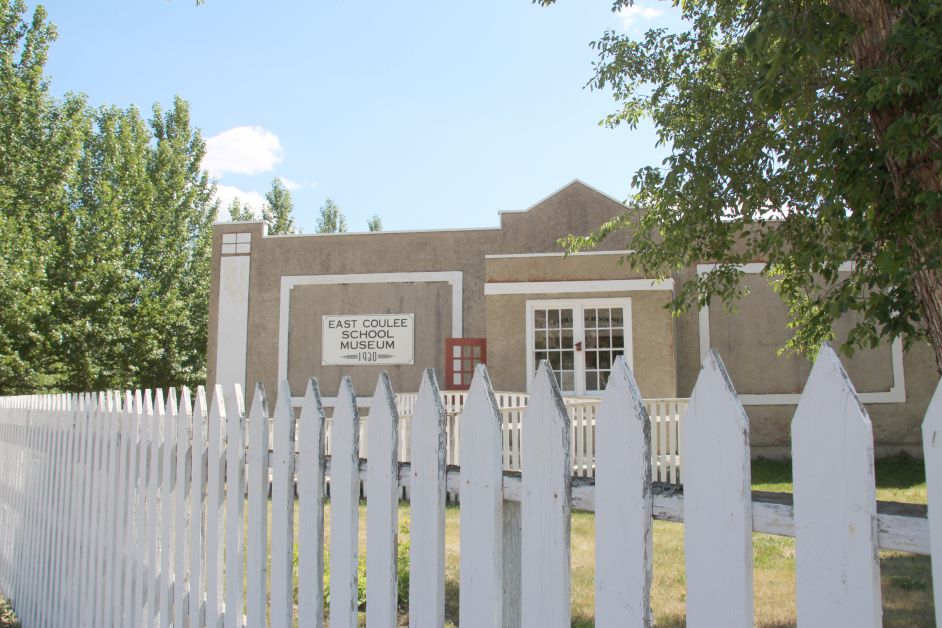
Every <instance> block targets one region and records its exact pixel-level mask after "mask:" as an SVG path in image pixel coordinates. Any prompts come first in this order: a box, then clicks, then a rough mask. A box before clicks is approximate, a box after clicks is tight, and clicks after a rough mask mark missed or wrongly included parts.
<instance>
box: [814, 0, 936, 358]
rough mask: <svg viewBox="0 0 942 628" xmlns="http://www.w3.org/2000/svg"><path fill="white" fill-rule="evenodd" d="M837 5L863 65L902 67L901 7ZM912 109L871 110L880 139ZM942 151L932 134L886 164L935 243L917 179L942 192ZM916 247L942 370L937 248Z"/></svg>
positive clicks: (854, 0) (842, 1)
mask: <svg viewBox="0 0 942 628" xmlns="http://www.w3.org/2000/svg"><path fill="white" fill-rule="evenodd" d="M832 2H833V5H834V6H835V7H836V8H837V9H838V10H839V11H841V12H842V13H844V14H845V15H848V16H849V17H850V18H852V19H853V20H854V21H855V22H856V23H857V24H859V25H860V27H861V31H860V33H859V34H858V35H857V37H856V39H855V40H854V41H853V42H852V44H851V53H852V55H853V58H854V63H855V65H856V66H857V67H859V68H872V67H878V66H893V65H896V66H899V67H901V66H902V62H901V61H900V59H899V58H897V57H896V55H894V54H893V53H892V52H891V51H888V50H887V46H886V44H887V38H888V37H889V35H890V32H891V31H892V29H893V25H894V24H895V23H896V22H897V20H899V18H900V17H901V15H902V11H903V10H902V9H901V8H900V7H893V6H890V4H889V3H888V2H887V1H886V0H832ZM911 107H912V108H913V110H912V111H908V110H907V109H904V108H903V107H902V106H896V107H886V108H883V109H878V110H873V111H871V112H870V121H871V123H872V124H873V130H874V135H875V138H876V140H877V143H878V144H881V145H882V144H883V138H884V136H885V135H886V132H887V129H889V127H890V125H891V124H893V123H894V122H895V121H896V120H898V119H899V118H900V117H901V116H903V115H906V114H908V113H916V112H918V110H919V109H920V104H919V103H911ZM940 150H942V143H940V141H939V140H938V138H929V146H928V148H927V149H926V150H925V151H923V152H922V153H919V154H914V155H911V156H910V157H909V158H908V159H906V160H905V161H900V160H895V159H893V158H892V157H891V156H889V155H887V157H886V166H887V169H888V171H889V173H890V176H891V178H892V181H893V189H894V193H895V196H896V201H897V208H896V209H897V211H901V210H903V211H910V212H911V213H910V215H911V216H912V220H914V221H918V223H919V224H920V225H925V227H926V229H928V230H930V231H934V232H935V233H936V234H939V235H940V237H939V238H933V237H930V238H928V241H929V242H930V244H929V245H928V246H929V247H937V246H938V242H939V241H942V234H940V231H942V215H940V212H939V211H935V212H933V213H932V214H931V215H921V216H920V215H919V214H918V212H916V211H914V210H916V206H915V203H914V199H913V194H912V188H911V187H910V185H911V184H915V188H916V190H917V193H918V192H940V191H942V176H940V169H942V166H940V164H939V162H938V161H937V160H935V159H934V158H933V153H936V154H938V152H939V151H940ZM908 245H909V246H910V248H911V249H912V253H911V256H910V260H911V262H912V267H913V268H914V269H920V270H914V272H913V286H914V291H915V293H916V297H917V299H918V300H919V304H920V309H921V310H922V315H923V320H922V324H923V331H924V332H925V334H926V338H927V339H928V340H929V343H930V344H931V345H932V348H933V351H934V352H935V361H936V369H937V370H938V371H939V373H942V271H940V270H939V269H938V268H929V269H924V260H927V259H932V254H931V253H932V251H925V250H921V247H920V245H919V244H917V243H913V242H910V243H908Z"/></svg>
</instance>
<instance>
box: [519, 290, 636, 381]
mask: <svg viewBox="0 0 942 628" xmlns="http://www.w3.org/2000/svg"><path fill="white" fill-rule="evenodd" d="M619 355H624V356H625V358H626V359H627V360H628V364H629V365H632V352H631V299H629V298H618V299H558V300H552V301H542V300H541V301H527V372H528V374H529V377H528V378H527V387H528V388H529V386H530V381H531V380H532V379H533V374H534V373H535V372H536V369H537V367H538V366H539V364H540V362H541V361H542V360H546V361H548V362H549V364H550V366H551V367H552V368H553V372H554V373H555V374H556V381H557V382H558V383H559V388H560V390H562V392H563V394H570V395H598V394H601V392H602V391H603V390H605V385H606V384H607V383H608V375H609V373H610V372H611V370H612V363H613V362H614V361H615V358H616V357H617V356H619Z"/></svg>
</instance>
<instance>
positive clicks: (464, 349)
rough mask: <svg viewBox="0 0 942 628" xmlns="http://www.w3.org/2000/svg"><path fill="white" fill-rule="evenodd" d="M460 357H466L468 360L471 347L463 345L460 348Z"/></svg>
mask: <svg viewBox="0 0 942 628" xmlns="http://www.w3.org/2000/svg"><path fill="white" fill-rule="evenodd" d="M461 355H462V356H464V357H466V358H470V357H471V347H469V346H468V345H465V346H463V347H461Z"/></svg>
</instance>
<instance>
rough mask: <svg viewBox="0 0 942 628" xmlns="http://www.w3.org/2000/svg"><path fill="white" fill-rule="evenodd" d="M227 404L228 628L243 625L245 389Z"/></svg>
mask: <svg viewBox="0 0 942 628" xmlns="http://www.w3.org/2000/svg"><path fill="white" fill-rule="evenodd" d="M224 402H225V404H226V423H225V429H226V437H227V438H226V440H227V443H226V494H227V497H226V616H225V621H226V628H241V626H242V574H243V569H244V567H243V564H242V560H243V556H244V552H243V549H242V543H243V537H244V534H243V531H242V530H243V526H244V525H245V523H244V511H245V432H244V430H245V421H244V419H243V416H244V415H245V405H244V402H243V399H242V387H241V386H240V385H239V384H233V390H232V392H231V393H230V394H229V395H226V396H225V397H224Z"/></svg>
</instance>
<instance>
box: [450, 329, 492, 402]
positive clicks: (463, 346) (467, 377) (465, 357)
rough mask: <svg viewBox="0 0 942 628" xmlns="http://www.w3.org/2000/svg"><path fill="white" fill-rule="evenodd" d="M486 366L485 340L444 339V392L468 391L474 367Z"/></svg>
mask: <svg viewBox="0 0 942 628" xmlns="http://www.w3.org/2000/svg"><path fill="white" fill-rule="evenodd" d="M478 364H487V338H446V339H445V386H444V387H443V388H444V389H445V390H468V389H469V388H471V378H473V377H474V367H475V366H477V365H478Z"/></svg>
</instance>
